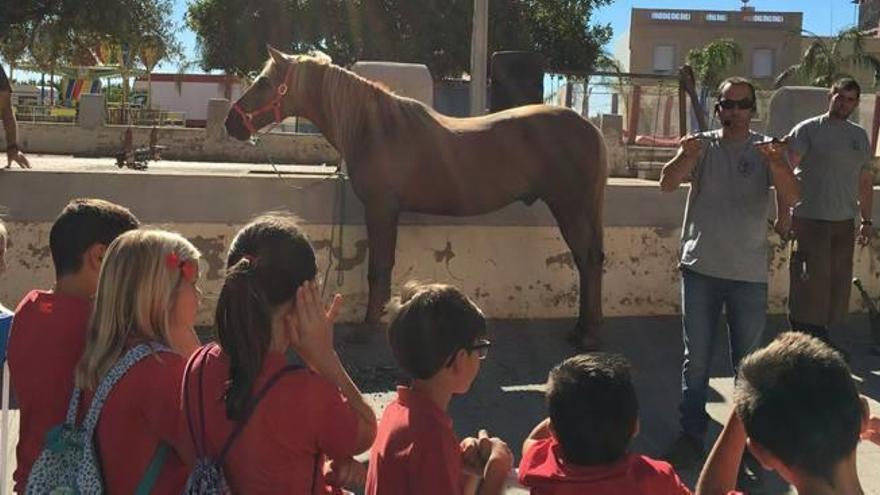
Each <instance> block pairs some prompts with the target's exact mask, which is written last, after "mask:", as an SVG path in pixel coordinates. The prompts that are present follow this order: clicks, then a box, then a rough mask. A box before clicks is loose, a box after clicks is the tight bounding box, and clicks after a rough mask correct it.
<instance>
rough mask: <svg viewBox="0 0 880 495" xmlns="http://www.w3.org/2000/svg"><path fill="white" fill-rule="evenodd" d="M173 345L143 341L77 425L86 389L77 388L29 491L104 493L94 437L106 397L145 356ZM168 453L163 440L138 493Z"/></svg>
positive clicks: (141, 494)
mask: <svg viewBox="0 0 880 495" xmlns="http://www.w3.org/2000/svg"><path fill="white" fill-rule="evenodd" d="M168 350H169V349H168V348H167V347H165V346H163V345H159V344H139V345H137V346H135V347H133V348H132V349H130V350H129V351H128V352H126V353H125V355H124V356H123V357H122V359H120V360H119V361H117V362H116V364H114V365H113V367H112V368H110V371H109V372H108V373H107V375H106V376H105V377H104V378H103V379H102V380H101V383H100V384H99V385H98V389H97V391H96V392H95V396H94V398H93V399H92V403H91V404H90V405H89V410H88V412H87V413H86V417H85V419H84V420H83V422H82V424H81V425H79V426H77V424H76V413H77V410H78V408H79V401H80V396H81V395H82V391H81V390H80V389H79V388H74V390H73V395H72V396H71V398H70V403H69V404H68V406H67V416H66V418H65V420H64V423H62V424H60V425H57V426H55V427H54V428H52V429H51V430H49V432H48V433H47V434H46V441H45V443H44V444H43V451H42V452H41V453H40V457H38V458H37V461H36V462H35V463H34V466H33V468H32V469H31V473H30V475H29V476H28V480H27V488H26V490H25V493H26V494H28V495H37V494H40V495H45V494H50V495H68V494H70V495H73V494H80V493H88V494H101V493H104V479H103V477H102V476H101V464H100V462H99V461H98V458H97V455H96V454H95V445H94V442H93V437H94V434H95V427H96V426H97V424H98V418H99V417H100V415H101V409H102V408H103V406H104V401H105V400H107V396H108V395H109V394H110V390H112V389H113V386H114V385H115V384H116V382H118V381H119V379H120V378H122V376H123V375H125V373H126V372H127V371H128V370H129V369H130V368H131V367H132V366H134V365H135V363H137V362H138V361H140V360H141V359H143V358H144V357H146V356H149V355H150V354H152V353H154V352H156V351H168ZM167 454H168V446H167V445H165V444H160V445H159V447H158V448H157V449H156V452H155V454H153V459H152V460H151V461H150V464H149V466H148V467H147V470H146V471H145V473H144V476H143V478H142V479H141V481H140V484H139V485H138V487H137V491H136V492H135V493H136V494H137V495H146V494H148V493H150V490H152V488H153V485H154V484H155V483H156V479H157V478H158V477H159V472H160V471H161V470H162V465H163V464H164V463H165V456H166V455H167Z"/></svg>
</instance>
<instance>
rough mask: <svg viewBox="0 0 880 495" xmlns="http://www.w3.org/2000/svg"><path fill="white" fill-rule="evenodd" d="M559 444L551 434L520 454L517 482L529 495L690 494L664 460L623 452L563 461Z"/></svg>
mask: <svg viewBox="0 0 880 495" xmlns="http://www.w3.org/2000/svg"><path fill="white" fill-rule="evenodd" d="M561 454H562V447H561V446H560V445H559V443H557V441H556V439H555V438H553V437H550V438H545V439H542V440H538V441H537V442H536V443H535V444H534V445H533V446H532V447H531V448H530V449H529V450H528V452H526V453H525V454H524V455H523V458H522V461H521V462H520V464H519V482H520V483H522V484H523V485H525V486H527V487H529V488H531V493H532V495H577V494H582V493H613V494H615V495H641V494H645V493H650V494H651V495H690V493H691V491H690V490H689V489H688V487H687V486H685V485H684V483H682V482H681V480H680V479H679V477H678V475H677V474H676V473H675V470H674V469H673V468H672V466H670V465H669V464H668V463H666V462H662V461H655V460H654V459H651V458H650V457H646V456H643V455H636V454H627V455H626V456H624V458H623V459H621V460H619V461H617V462H614V463H612V464H608V465H603V466H574V465H566V464H565V461H564V460H563V459H562V457H561Z"/></svg>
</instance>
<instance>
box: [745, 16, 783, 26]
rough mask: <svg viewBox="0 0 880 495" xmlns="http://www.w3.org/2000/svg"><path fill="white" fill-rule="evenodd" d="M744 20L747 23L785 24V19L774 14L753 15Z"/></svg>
mask: <svg viewBox="0 0 880 495" xmlns="http://www.w3.org/2000/svg"><path fill="white" fill-rule="evenodd" d="M743 20H745V21H746V22H757V23H764V24H767V23H769V24H782V23H784V22H785V17H783V16H781V15H772V14H752V15H747V16H745V17H743Z"/></svg>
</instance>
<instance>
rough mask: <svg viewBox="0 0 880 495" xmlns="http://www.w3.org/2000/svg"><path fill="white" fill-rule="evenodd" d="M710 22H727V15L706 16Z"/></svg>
mask: <svg viewBox="0 0 880 495" xmlns="http://www.w3.org/2000/svg"><path fill="white" fill-rule="evenodd" d="M706 20H707V21H708V22H727V14H706Z"/></svg>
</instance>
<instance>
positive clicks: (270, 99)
mask: <svg viewBox="0 0 880 495" xmlns="http://www.w3.org/2000/svg"><path fill="white" fill-rule="evenodd" d="M267 48H268V50H269V60H268V61H267V62H266V65H265V66H264V67H263V70H262V71H261V72H260V74H259V76H257V78H256V80H254V82H253V84H251V86H250V87H249V88H248V89H247V90H246V91H245V92H244V93H243V94H242V95H241V97H240V98H239V99H238V100H237V101H236V102H235V103H233V104H232V108H231V109H230V110H229V114H228V115H227V116H226V131H227V132H228V133H229V135H230V136H232V137H234V138H236V139H240V140H246V139H249V138H250V137H251V135H253V134H254V133H256V132H257V131H258V130H260V129H262V128H264V127H266V126H268V125H270V124H273V123H278V122H281V121H282V120H284V118H285V117H288V116H290V115H298V114H299V113H298V112H299V111H300V109H298V108H297V101H296V100H297V96H298V95H297V94H296V93H297V89H298V88H299V85H298V84H297V83H299V82H301V81H299V79H300V78H301V77H300V76H301V74H300V72H302V71H301V70H300V69H301V67H300V65H302V64H303V62H304V61H305V59H309V61H313V62H318V63H320V64H326V63H328V62H329V57H327V56H326V55H324V54H320V55H318V56H314V55H312V56H305V55H286V54H284V53H282V52H280V51H278V50H276V49H275V48H272V47H271V46H270V47H267Z"/></svg>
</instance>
